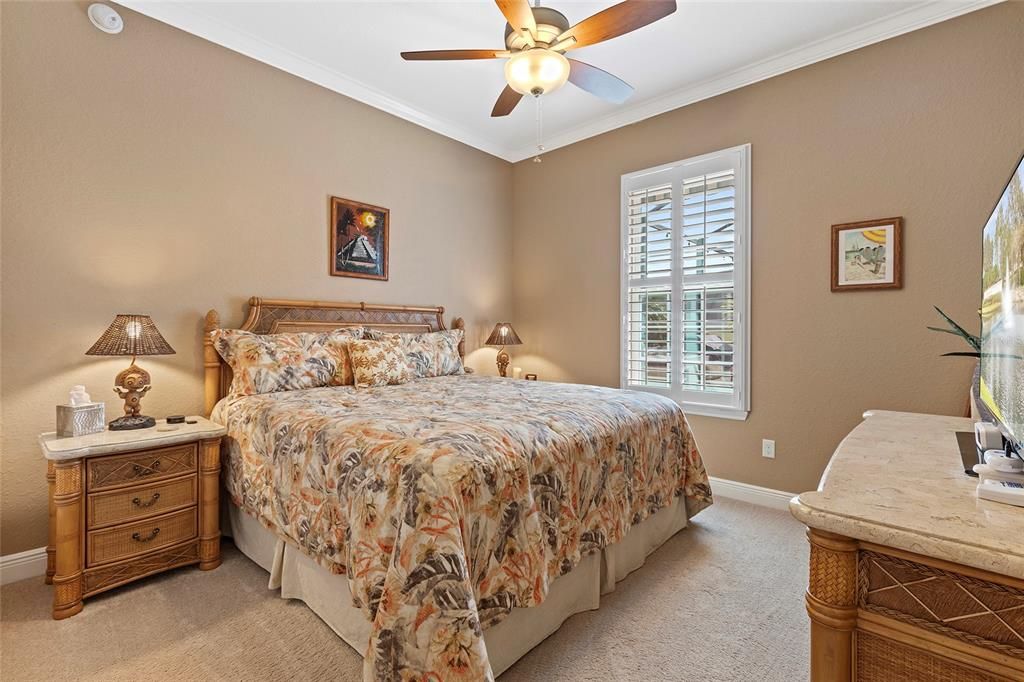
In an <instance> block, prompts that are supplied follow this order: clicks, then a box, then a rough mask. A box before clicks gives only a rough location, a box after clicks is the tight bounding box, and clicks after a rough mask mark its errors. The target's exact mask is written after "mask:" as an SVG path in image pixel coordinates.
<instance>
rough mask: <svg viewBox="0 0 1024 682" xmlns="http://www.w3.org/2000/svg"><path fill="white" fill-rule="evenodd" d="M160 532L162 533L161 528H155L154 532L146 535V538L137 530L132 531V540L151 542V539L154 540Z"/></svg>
mask: <svg viewBox="0 0 1024 682" xmlns="http://www.w3.org/2000/svg"><path fill="white" fill-rule="evenodd" d="M159 534H160V529H159V528H154V529H153V532H152V533H150V534H149V537H145V538H144V537H142V534H141V533H137V532H136V533H132V540H135V542H149V541H150V540H152V539H153V538H155V537H156V536H157V535H159Z"/></svg>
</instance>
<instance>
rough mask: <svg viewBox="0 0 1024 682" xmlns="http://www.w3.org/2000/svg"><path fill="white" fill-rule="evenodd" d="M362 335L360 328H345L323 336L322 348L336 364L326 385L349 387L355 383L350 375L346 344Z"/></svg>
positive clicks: (350, 366)
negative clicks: (331, 377) (333, 358)
mask: <svg viewBox="0 0 1024 682" xmlns="http://www.w3.org/2000/svg"><path fill="white" fill-rule="evenodd" d="M364 333H365V332H364V330H363V328H362V327H346V328H345V329H336V330H334V331H332V332H329V333H327V334H326V335H325V336H326V338H325V339H324V347H326V348H327V350H328V352H329V353H331V354H332V355H333V356H334V357H335V359H336V361H337V363H338V367H337V370H336V371H335V372H334V378H333V379H332V380H331V382H330V383H329V384H328V385H329V386H351V385H352V384H354V383H355V378H354V375H353V374H352V358H351V357H350V356H349V353H348V344H349V343H351V342H352V341H353V340H354V339H361V338H363V334H364Z"/></svg>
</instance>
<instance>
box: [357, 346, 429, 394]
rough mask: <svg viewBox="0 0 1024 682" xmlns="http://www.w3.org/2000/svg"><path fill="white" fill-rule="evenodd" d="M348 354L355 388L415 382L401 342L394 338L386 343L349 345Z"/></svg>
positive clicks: (414, 376) (414, 374)
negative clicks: (350, 359)
mask: <svg viewBox="0 0 1024 682" xmlns="http://www.w3.org/2000/svg"><path fill="white" fill-rule="evenodd" d="M348 353H349V356H350V357H351V358H352V373H353V374H354V375H355V383H356V388H370V387H372V386H388V385H390V384H404V383H406V382H407V381H411V380H412V379H414V378H416V373H415V372H414V371H413V368H412V366H411V365H410V364H409V362H408V360H407V359H406V357H405V349H404V348H403V347H402V341H401V339H398V338H396V337H394V335H392V338H386V339H362V340H353V341H349V344H348Z"/></svg>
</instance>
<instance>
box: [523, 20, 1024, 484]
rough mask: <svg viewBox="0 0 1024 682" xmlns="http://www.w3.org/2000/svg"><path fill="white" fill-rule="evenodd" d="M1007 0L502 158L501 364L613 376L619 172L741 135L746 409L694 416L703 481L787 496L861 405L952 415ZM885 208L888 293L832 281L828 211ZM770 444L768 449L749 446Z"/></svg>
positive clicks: (996, 175)
mask: <svg viewBox="0 0 1024 682" xmlns="http://www.w3.org/2000/svg"><path fill="white" fill-rule="evenodd" d="M1022 36H1024V3H1020V2H1013V3H1007V4H1005V5H1000V6H996V7H993V8H990V9H986V10H982V11H980V12H976V13H973V14H969V15H967V16H964V17H962V18H959V19H955V20H952V21H949V22H946V23H943V24H939V25H937V26H933V27H931V28H928V29H925V30H922V31H918V32H915V33H912V34H909V35H905V36H902V37H898V38H896V39H893V40H890V41H887V42H884V43H880V44H877V45H874V46H870V47H867V48H865V49H862V50H859V51H857V52H854V53H850V54H846V55H843V56H840V57H837V58H835V59H831V60H829V61H826V62H823V63H819V64H815V65H813V66H810V67H807V68H804V69H800V70H798V71H795V72H792V73H789V74H786V75H783V76H780V77H777V78H774V79H771V80H768V81H765V82H762V83H758V84H755V85H752V86H750V87H747V88H743V89H741V90H737V91H734V92H731V93H728V94H725V95H722V96H719V97H716V98H713V99H710V100H706V101H704V102H700V103H697V104H694V105H691V106H688V107H684V108H681V109H677V110H675V111H672V112H669V113H667V114H664V115H662V116H658V117H656V118H653V119H649V120H647V121H644V122H641V123H638V124H636V125H633V126H629V127H626V128H622V129H619V130H616V131H613V132H610V133H607V134H605V135H602V136H600V137H596V138H592V139H590V140H586V141H583V142H580V143H577V144H575V145H572V146H570V147H567V148H564V149H559V150H555V151H553V152H551V153H549V154H547V155H545V157H544V162H543V163H541V164H534V163H530V162H529V161H525V162H522V163H519V164H517V165H516V166H515V174H514V183H515V184H514V195H515V200H514V202H513V205H514V211H515V213H514V226H515V228H514V236H513V263H514V283H513V291H514V295H515V310H516V313H515V318H514V322H515V325H516V330H517V331H518V332H519V335H520V336H521V337H522V338H523V339H524V341H525V342H526V344H527V345H526V346H525V347H523V348H522V349H521V350H520V352H519V353H516V354H515V356H514V357H513V360H512V364H513V365H516V366H521V367H523V370H524V371H525V372H531V371H536V372H538V373H539V374H540V375H541V378H548V379H557V380H569V381H579V382H587V383H596V384H604V385H609V386H616V385H618V382H619V363H618V349H619V341H618V333H619V259H618V251H619V180H620V176H621V175H622V174H623V173H627V172H630V171H635V170H639V169H643V168H649V167H652V166H656V165H659V164H663V163H668V162H671V161H675V160H678V159H683V158H687V157H691V156H695V155H699V154H703V153H705V152H710V151H714V150H718V149H724V148H727V147H732V146H734V145H738V144H742V143H746V142H749V143H751V144H752V174H753V177H752V192H753V197H752V209H753V220H752V230H753V235H752V268H753V279H752V298H751V308H752V318H753V320H752V323H753V329H752V343H753V351H752V353H753V357H752V370H753V376H752V393H751V395H752V408H753V409H752V412H751V414H750V417H749V419H748V420H747V421H746V422H742V423H740V422H734V421H729V420H724V419H713V418H707V417H693V418H692V419H691V422H692V426H693V428H694V431H695V433H696V436H697V440H698V443H699V445H700V447H701V451H702V453H703V455H704V458H705V461H706V462H707V465H708V469H709V471H710V473H711V474H712V475H716V476H721V477H725V478H729V479H735V480H739V481H745V482H748V483H753V484H756V485H763V486H768V487H771V488H776V489H781V490H786V491H793V492H798V491H801V490H806V489H812V488H813V487H815V486H816V484H817V481H818V478H819V476H820V475H821V472H822V470H823V468H824V466H825V464H826V462H827V461H828V458H829V456H830V455H831V453H832V451H833V450H834V448H835V447H836V445H837V444H838V442H839V440H840V439H841V438H842V437H843V435H844V434H845V433H846V432H847V431H849V429H850V428H852V427H853V426H854V425H855V424H856V423H857V422H858V420H859V418H860V417H859V416H860V414H861V413H862V412H863V411H864V410H865V409H867V408H886V409H898V410H911V411H922V412H936V413H947V414H959V413H961V412H962V411H963V409H964V405H965V399H966V387H967V384H968V381H969V374H970V371H971V361H970V360H964V359H952V358H940V357H938V356H939V354H940V353H942V352H944V351H947V350H960V349H961V348H960V347H959V346H958V342H957V341H956V340H955V339H953V338H952V337H948V336H944V335H940V334H935V333H933V332H928V331H926V330H925V326H926V325H929V324H934V323H935V322H936V321H937V318H936V315H935V313H934V311H933V310H932V308H931V306H932V305H933V304H936V305H939V306H940V307H942V308H943V309H945V310H946V311H947V312H949V313H950V314H952V315H953V316H954V317H955V318H956V319H960V320H963V321H965V322H973V321H974V320H975V319H976V318H974V315H975V310H976V309H977V306H978V303H979V301H980V278H981V274H980V260H981V227H982V225H983V223H984V221H985V219H986V218H987V216H988V213H989V211H990V210H991V208H992V206H993V204H994V203H995V200H996V198H997V196H998V193H999V192H1000V191H1001V189H1002V187H1003V184H1004V183H1005V182H1006V180H1007V178H1008V176H1009V174H1010V171H1011V170H1012V167H1013V164H1015V163H1016V161H1017V158H1018V157H1019V155H1020V154H1021V151H1022V150H1024V40H1022ZM892 215H902V216H903V217H904V218H905V221H906V222H905V242H904V245H905V254H906V261H905V264H906V267H905V270H904V279H905V287H904V288H903V289H902V290H900V291H882V292H853V293H837V294H833V293H831V292H830V290H829V239H830V229H829V228H830V225H831V224H834V223H841V222H851V221H855V220H866V219H870V218H882V217H887V216H892ZM762 438H774V439H776V441H777V444H776V447H777V455H776V457H777V458H776V459H775V460H774V461H772V460H767V459H763V458H762V457H761V456H760V449H761V439H762Z"/></svg>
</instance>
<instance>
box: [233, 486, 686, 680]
mask: <svg viewBox="0 0 1024 682" xmlns="http://www.w3.org/2000/svg"><path fill="white" fill-rule="evenodd" d="M228 516H229V517H230V523H229V524H228V525H227V526H224V527H225V528H230V534H231V535H232V536H233V538H234V542H235V546H237V547H238V549H240V550H241V551H242V553H243V554H245V555H246V556H247V557H249V558H250V559H252V560H253V561H254V562H256V563H257V564H258V565H259V566H261V567H262V568H263V569H264V570H266V571H267V572H268V573H270V583H269V584H268V586H267V587H268V588H269V589H272V590H276V589H278V588H280V590H281V597H282V598H284V599H301V600H302V601H303V602H305V603H306V605H307V606H309V608H310V609H312V611H313V612H314V613H315V614H316V615H318V616H319V617H320V618H321V619H323V621H324V622H325V623H327V625H329V626H330V627H331V629H333V630H334V631H335V632H336V633H338V636H339V637H341V638H342V639H343V640H345V642H347V643H348V644H349V645H350V646H351V647H352V648H353V649H355V650H356V651H357V652H358V653H359V655H360V656H362V655H363V654H364V653H365V651H366V643H367V642H368V641H369V638H370V622H369V621H368V620H367V619H366V616H365V615H363V612H362V611H360V610H359V609H358V608H356V607H354V606H352V594H351V592H350V591H349V587H348V579H347V578H346V577H345V576H343V575H335V574H333V573H331V572H330V571H328V570H327V569H325V568H323V567H321V566H320V565H318V564H317V563H316V562H314V561H313V560H312V559H310V558H309V557H308V556H306V555H305V554H303V553H302V552H300V551H299V550H298V549H296V548H295V547H293V546H292V545H290V544H288V543H286V542H284V541H283V540H280V539H278V538H277V536H275V535H274V534H273V533H272V532H270V531H269V530H267V529H266V528H264V527H263V526H262V525H261V524H260V522H259V521H257V520H256V519H254V518H252V517H251V516H249V515H248V514H246V513H245V512H243V511H242V510H241V509H239V508H238V507H236V506H235V505H233V504H228ZM685 527H686V509H685V505H684V504H682V502H681V498H676V499H675V500H674V501H673V502H672V504H671V505H670V506H668V507H666V508H664V509H662V510H660V511H658V512H657V513H656V514H654V515H653V516H651V517H650V518H648V519H647V520H645V521H643V522H641V523H639V524H637V525H636V526H634V527H633V528H632V529H630V531H629V533H627V534H626V537H624V538H623V539H622V541H621V542H618V543H616V544H614V545H611V546H609V547H606V548H605V549H604V550H603V551H601V552H595V553H593V554H590V555H588V556H587V557H585V558H584V559H583V560H582V561H581V562H580V563H579V565H578V566H576V568H574V569H573V570H572V571H571V572H569V573H567V574H566V575H563V576H562V577H560V578H558V579H557V580H555V582H554V583H552V585H551V587H550V589H549V590H548V595H547V598H546V599H545V600H544V603H543V604H541V605H540V606H534V607H532V608H528V609H514V610H513V611H512V613H511V614H509V616H508V617H507V618H506V619H505V620H503V621H502V622H500V623H498V624H497V625H495V626H493V627H490V628H488V629H487V630H485V631H484V644H485V645H486V647H487V657H488V658H489V659H490V663H491V670H492V671H493V672H494V675H495V676H497V675H500V674H501V673H503V672H505V670H507V669H508V668H509V667H511V666H512V664H513V663H515V662H516V661H518V660H519V659H520V658H522V657H523V656H524V655H526V653H527V652H528V651H529V650H530V649H532V648H533V647H535V646H537V645H538V644H540V643H541V642H542V641H544V639H545V638H546V637H548V636H549V635H551V634H552V633H554V632H555V630H557V629H558V628H559V627H560V626H561V625H562V623H563V622H565V620H566V619H567V618H569V616H572V615H573V614H576V613H580V612H582V611H591V610H593V609H596V608H598V607H599V606H600V601H601V595H603V594H607V593H609V592H611V591H613V590H614V589H615V583H616V582H618V581H620V580H622V579H623V578H625V577H626V576H627V575H629V574H630V573H631V572H632V571H635V570H636V569H638V568H640V566H642V565H643V563H644V561H645V560H646V559H647V556H648V555H649V554H650V553H651V552H653V551H654V550H656V549H657V548H658V547H660V546H661V545H662V544H664V542H665V541H666V540H668V539H669V538H670V537H672V536H673V535H675V534H676V533H678V532H679V531H680V530H681V529H683V528H685Z"/></svg>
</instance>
